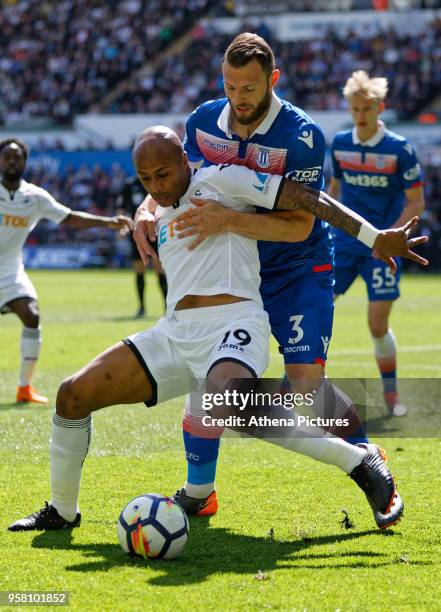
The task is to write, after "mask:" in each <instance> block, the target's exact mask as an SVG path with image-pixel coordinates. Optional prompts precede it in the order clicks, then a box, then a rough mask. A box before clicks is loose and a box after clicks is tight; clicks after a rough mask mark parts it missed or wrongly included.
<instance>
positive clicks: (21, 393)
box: [17, 385, 49, 404]
mask: <svg viewBox="0 0 441 612" xmlns="http://www.w3.org/2000/svg"><path fill="white" fill-rule="evenodd" d="M28 402H32V403H34V404H48V403H49V399H48V398H47V397H45V396H44V395H40V394H39V393H38V392H37V391H36V390H35V389H34V388H33V387H31V385H26V386H25V387H17V404H26V403H28Z"/></svg>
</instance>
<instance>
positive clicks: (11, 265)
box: [0, 139, 131, 404]
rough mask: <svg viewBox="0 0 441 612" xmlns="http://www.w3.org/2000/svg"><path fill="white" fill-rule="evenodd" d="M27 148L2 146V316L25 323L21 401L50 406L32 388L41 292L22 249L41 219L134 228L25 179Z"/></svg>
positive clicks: (10, 143)
mask: <svg viewBox="0 0 441 612" xmlns="http://www.w3.org/2000/svg"><path fill="white" fill-rule="evenodd" d="M27 157H28V149H27V147H26V145H25V144H24V143H23V142H21V141H20V140H16V139H8V140H3V141H1V142H0V312H1V314H6V313H8V312H13V313H15V314H16V315H17V316H18V317H19V319H20V320H21V322H22V323H23V325H24V327H23V331H22V336H21V343H20V352H21V365H20V374H19V380H18V388H17V397H16V399H17V402H36V403H40V404H45V403H47V402H48V399H47V398H46V397H44V396H43V395H40V394H39V393H37V392H36V390H35V389H33V387H32V386H31V378H32V374H33V372H34V369H35V365H36V363H37V360H38V356H39V354H40V349H41V329H40V313H39V309H38V302H37V293H36V291H35V288H34V286H33V284H32V283H31V281H30V279H29V277H28V275H27V274H26V272H25V270H24V266H23V253H22V249H23V245H24V243H25V241H26V238H27V236H28V234H29V233H30V232H31V231H32V229H33V228H34V227H35V225H36V224H37V223H38V222H39V221H40V220H41V219H49V220H50V221H53V222H54V223H64V224H66V225H70V226H71V227H77V228H89V227H108V228H110V229H115V230H121V229H122V228H130V225H131V221H130V219H129V218H128V217H124V216H118V217H99V216H96V215H90V214H88V213H83V212H76V211H72V210H71V209H70V208H67V207H66V206H63V205H62V204H60V203H59V202H57V201H56V200H55V199H54V198H53V197H52V196H51V195H50V194H49V193H48V192H47V191H45V190H44V189H41V188H40V187H37V186H36V185H32V184H31V183H27V182H26V181H24V180H23V179H22V176H23V172H24V170H25V166H26V160H27Z"/></svg>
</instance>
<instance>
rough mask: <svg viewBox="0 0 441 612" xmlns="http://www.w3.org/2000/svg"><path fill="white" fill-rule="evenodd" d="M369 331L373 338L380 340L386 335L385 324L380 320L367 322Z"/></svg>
mask: <svg viewBox="0 0 441 612" xmlns="http://www.w3.org/2000/svg"><path fill="white" fill-rule="evenodd" d="M369 331H370V332H371V336H373V337H374V338H382V337H383V336H385V335H386V334H387V322H385V321H381V320H376V319H374V320H371V321H369Z"/></svg>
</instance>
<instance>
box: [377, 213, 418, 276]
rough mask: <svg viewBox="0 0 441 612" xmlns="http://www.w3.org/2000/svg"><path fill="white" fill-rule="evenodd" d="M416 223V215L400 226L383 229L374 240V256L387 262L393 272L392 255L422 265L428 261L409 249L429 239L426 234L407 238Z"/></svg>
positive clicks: (394, 266)
mask: <svg viewBox="0 0 441 612" xmlns="http://www.w3.org/2000/svg"><path fill="white" fill-rule="evenodd" d="M417 223H418V217H414V218H413V219H411V220H410V221H408V222H407V223H406V224H405V225H403V226H402V227H397V228H394V229H388V230H384V231H382V232H381V234H380V235H379V236H378V237H377V239H376V240H375V242H374V251H373V255H374V257H377V258H378V259H381V260H382V261H384V262H385V263H387V265H388V266H389V267H390V268H391V270H392V272H394V273H395V272H396V270H397V265H396V263H395V261H394V260H393V257H405V258H406V259H411V260H412V261H415V262H416V263H418V264H420V265H422V266H427V265H428V263H429V262H428V261H427V259H424V257H420V255H417V253H414V252H413V251H412V250H411V249H412V248H413V247H415V246H417V245H419V244H424V243H426V242H427V241H428V240H429V239H428V237H427V236H418V237H417V238H409V234H410V233H411V232H412V231H413V230H414V229H415V227H416V225H417Z"/></svg>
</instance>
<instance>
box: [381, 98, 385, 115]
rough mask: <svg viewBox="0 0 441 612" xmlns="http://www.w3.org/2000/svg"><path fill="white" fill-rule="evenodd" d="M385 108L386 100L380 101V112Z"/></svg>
mask: <svg viewBox="0 0 441 612" xmlns="http://www.w3.org/2000/svg"><path fill="white" fill-rule="evenodd" d="M385 108H386V104H385V102H384V100H381V102H380V114H381V113H383V112H384V109H385Z"/></svg>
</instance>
